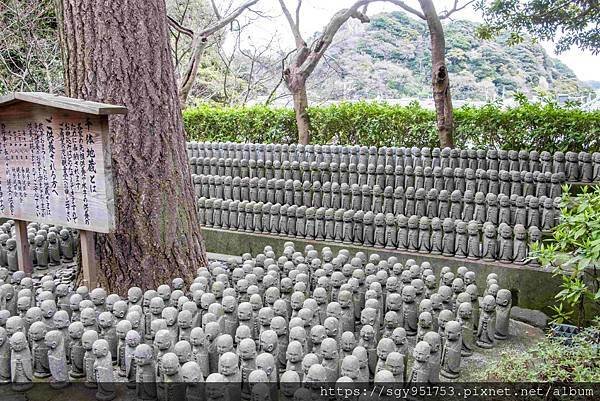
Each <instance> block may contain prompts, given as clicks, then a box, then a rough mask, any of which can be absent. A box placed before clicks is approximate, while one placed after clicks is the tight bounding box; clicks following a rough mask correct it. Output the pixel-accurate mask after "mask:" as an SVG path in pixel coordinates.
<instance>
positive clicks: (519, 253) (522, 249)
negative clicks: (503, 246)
mask: <svg viewBox="0 0 600 401" xmlns="http://www.w3.org/2000/svg"><path fill="white" fill-rule="evenodd" d="M514 233H515V239H514V244H513V260H514V262H515V263H518V264H523V263H525V260H526V259H527V230H526V229H525V227H524V226H523V225H522V224H517V225H515V228H514Z"/></svg>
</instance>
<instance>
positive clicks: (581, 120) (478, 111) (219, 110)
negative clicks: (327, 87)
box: [183, 102, 600, 152]
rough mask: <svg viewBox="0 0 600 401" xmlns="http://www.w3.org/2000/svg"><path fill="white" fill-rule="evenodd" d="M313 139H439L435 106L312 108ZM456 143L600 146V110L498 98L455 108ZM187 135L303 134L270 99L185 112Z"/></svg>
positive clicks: (237, 138) (264, 138)
mask: <svg viewBox="0 0 600 401" xmlns="http://www.w3.org/2000/svg"><path fill="white" fill-rule="evenodd" d="M309 115H310V123H311V134H312V138H311V142H312V143H321V144H323V143H338V144H361V145H367V146H371V145H375V146H419V147H422V146H429V147H435V146H438V139H437V133H436V124H435V112H434V111H432V110H427V109H424V108H422V107H420V106H419V105H417V104H413V105H409V106H392V105H388V104H385V103H375V102H358V103H339V104H335V105H330V106H323V107H320V106H317V107H311V108H310V109H309ZM454 116H455V117H454V119H455V143H456V146H458V147H486V146H493V147H497V148H504V149H527V150H533V149H536V150H547V151H550V152H554V151H558V150H561V151H567V150H571V151H581V150H586V151H589V152H594V151H599V150H600V111H594V112H586V111H582V110H579V109H576V108H561V107H558V106H556V105H553V104H546V105H541V104H530V103H522V104H520V105H519V106H516V107H513V108H508V109H501V108H500V107H499V106H497V105H495V104H488V105H486V106H484V107H481V108H474V107H462V108H459V109H456V110H455V111H454ZM183 119H184V124H185V128H186V131H187V134H188V139H189V140H195V141H225V142H227V141H231V142H265V143H282V142H285V141H289V140H292V141H293V140H294V139H295V138H296V135H297V128H296V121H295V118H294V111H293V110H291V109H284V108H271V107H265V106H252V107H215V106H208V105H202V106H199V107H196V108H190V109H187V110H185V111H184V112H183Z"/></svg>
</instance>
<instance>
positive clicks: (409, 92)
mask: <svg viewBox="0 0 600 401" xmlns="http://www.w3.org/2000/svg"><path fill="white" fill-rule="evenodd" d="M476 26H477V25H476V24H475V23H473V22H469V21H460V20H457V21H447V22H445V25H444V27H445V33H446V51H447V58H448V67H449V71H450V73H451V76H450V81H451V84H452V88H453V93H452V95H453V98H454V99H470V100H492V99H493V98H494V96H498V95H500V96H501V95H502V94H503V93H504V94H506V95H507V96H510V95H511V94H512V93H514V92H523V93H525V94H526V95H528V96H530V95H535V94H537V93H540V92H542V93H551V94H552V93H569V94H576V93H580V92H585V91H588V90H589V87H588V86H587V85H586V84H584V83H582V82H581V81H579V80H578V79H577V77H576V76H575V74H574V73H573V71H571V70H570V69H569V68H568V67H567V66H566V65H565V64H563V63H562V62H561V61H560V60H558V59H556V58H552V57H550V56H549V55H548V54H547V53H546V51H545V50H544V49H543V48H542V47H541V46H540V45H539V44H535V43H532V42H531V41H529V42H526V43H523V44H520V45H517V46H508V45H506V44H505V38H502V37H499V38H497V39H496V40H495V41H485V40H481V39H479V38H478V37H476V35H475V30H476ZM338 35H339V36H338V38H337V39H338V40H337V43H336V45H335V46H332V48H331V49H330V53H329V62H328V63H324V64H322V65H321V67H320V69H319V71H318V74H319V75H320V76H319V75H317V76H315V77H314V78H315V79H314V81H315V82H318V84H317V85H313V86H312V88H311V89H312V92H313V94H314V95H316V96H317V97H318V98H321V99H326V98H332V99H341V98H345V99H358V98H362V99H364V98H382V99H392V98H400V97H407V96H410V97H428V96H430V93H431V89H430V85H429V83H430V68H431V53H430V51H429V32H428V30H427V27H426V25H425V23H424V22H422V21H419V20H416V19H414V18H410V17H408V16H407V15H406V14H404V13H403V12H392V13H385V14H379V15H376V16H374V17H372V18H371V22H370V23H368V24H364V25H361V24H349V25H348V26H347V27H345V28H344V30H342V31H340V32H339V34H338ZM332 69H333V70H334V71H335V74H332V73H331V70H332ZM325 74H327V76H328V78H325V77H324V75H325Z"/></svg>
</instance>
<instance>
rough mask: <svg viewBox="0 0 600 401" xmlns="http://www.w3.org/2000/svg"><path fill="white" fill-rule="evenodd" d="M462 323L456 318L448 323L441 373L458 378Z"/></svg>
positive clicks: (450, 377)
mask: <svg viewBox="0 0 600 401" xmlns="http://www.w3.org/2000/svg"><path fill="white" fill-rule="evenodd" d="M461 331H462V328H461V325H460V323H459V322H457V321H455V320H451V321H449V322H448V323H446V328H445V337H446V339H445V340H446V341H445V342H444V349H443V351H442V358H441V366H442V369H441V371H440V373H441V375H442V376H444V377H446V378H449V379H456V378H457V377H458V376H459V374H460V358H461V348H462V336H461Z"/></svg>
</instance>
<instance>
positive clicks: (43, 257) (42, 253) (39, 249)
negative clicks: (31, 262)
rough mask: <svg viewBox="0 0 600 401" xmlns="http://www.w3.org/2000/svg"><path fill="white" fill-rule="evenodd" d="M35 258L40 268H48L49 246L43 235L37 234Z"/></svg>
mask: <svg viewBox="0 0 600 401" xmlns="http://www.w3.org/2000/svg"><path fill="white" fill-rule="evenodd" d="M35 259H36V261H37V267H38V269H47V268H48V262H49V261H48V247H47V244H46V239H45V238H44V236H43V235H36V236H35Z"/></svg>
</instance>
